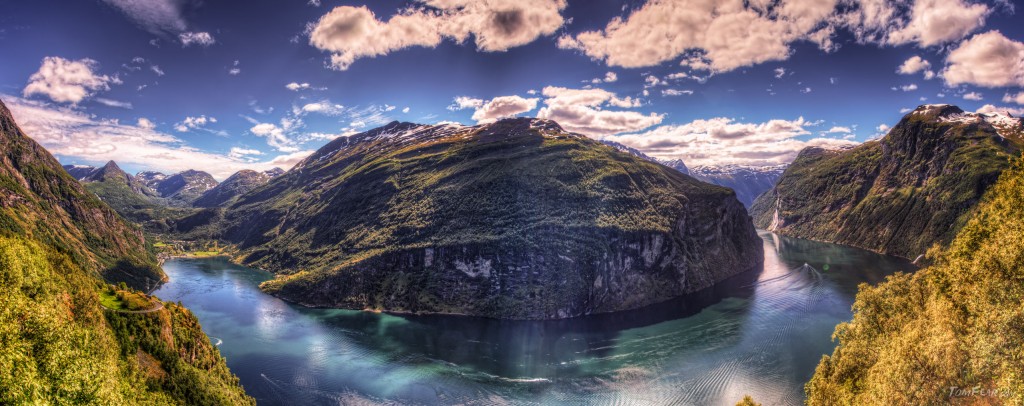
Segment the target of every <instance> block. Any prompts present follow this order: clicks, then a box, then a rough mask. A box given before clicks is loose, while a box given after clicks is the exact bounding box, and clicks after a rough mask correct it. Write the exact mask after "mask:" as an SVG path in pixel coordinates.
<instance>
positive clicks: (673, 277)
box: [218, 119, 763, 319]
mask: <svg viewBox="0 0 1024 406" xmlns="http://www.w3.org/2000/svg"><path fill="white" fill-rule="evenodd" d="M218 228H219V229H221V230H223V235H221V236H220V237H221V238H223V239H226V240H228V241H232V242H234V243H235V244H236V245H237V246H238V248H239V250H240V256H239V259H240V260H241V261H242V262H244V263H247V264H249V265H253V266H258V267H262V268H264V269H268V270H272V271H274V272H277V273H279V274H280V276H279V278H277V279H275V280H272V281H269V282H267V283H266V284H264V285H263V288H264V290H266V291H267V292H270V293H273V294H275V295H278V296H280V297H282V298H284V299H286V300H290V301H293V302H297V303H300V304H303V305H307V306H317V307H341V308H352V309H364V308H372V309H381V310H386V311H396V312H424V313H457V314H469V315H480V316H488V317H496V318H511V319H554V318H565V317H574V316H580V315H585V314H593V313H602V312H613V311H619V310H627V309H634V308H638V307H642V306H645V305H649V304H654V303H657V302H661V301H666V300H669V299H672V298H675V297H678V296H681V295H685V294H687V293H690V292H694V291H697V290H700V289H703V288H707V287H710V286H712V285H713V284H715V283H717V282H719V281H721V280H723V279H725V278H728V277H730V276H732V275H735V274H737V273H740V272H743V271H746V270H750V269H752V268H754V267H757V266H758V265H759V264H760V262H761V261H762V258H763V252H762V243H761V240H760V239H759V238H758V236H757V234H756V232H755V230H754V227H753V225H752V224H751V220H750V217H749V216H748V215H747V214H746V211H745V209H744V207H743V205H742V204H741V203H740V202H739V201H738V200H737V199H736V195H735V193H733V192H732V191H731V190H729V189H726V188H722V187H718V186H714V185H709V184H706V183H703V182H699V181H697V180H694V179H693V178H691V177H689V176H686V175H684V174H682V173H679V172H678V171H675V170H673V169H670V168H667V167H665V166H662V165H659V164H657V163H653V162H649V161H646V160H643V159H640V158H637V157H634V156H632V155H629V154H627V153H623V152H619V151H617V150H616V149H614V148H612V147H609V146H606V145H603V144H601V143H600V142H598V141H594V140H591V139H589V138H587V137H584V136H581V135H578V134H572V133H567V132H565V131H564V130H562V128H561V127H560V126H558V124H557V123H554V122H552V121H547V120H532V119H510V120H502V121H499V122H496V123H493V124H488V125H482V126H474V127H463V126H455V125H441V126H425V125H415V124H409V123H392V124H389V125H387V126H384V127H382V128H379V129H375V130H371V131H368V132H366V133H363V134H358V135H355V136H352V137H348V138H344V139H338V140H336V141H334V142H332V143H330V144H328V145H326V146H325V147H324V148H322V149H321V150H320V151H317V152H316V153H314V154H313V155H311V156H310V157H309V158H307V159H306V160H305V161H304V162H302V163H300V164H299V165H297V166H296V167H295V168H294V169H292V170H291V171H289V172H287V173H286V174H284V175H281V176H279V177H277V178H275V179H273V180H271V181H270V183H268V184H267V185H266V186H263V187H260V188H259V189H257V190H255V191H253V192H251V193H248V194H245V195H243V196H240V197H239V198H238V200H237V201H235V203H233V204H232V205H230V206H229V207H227V208H226V209H225V210H224V215H223V220H222V224H220V227H218Z"/></svg>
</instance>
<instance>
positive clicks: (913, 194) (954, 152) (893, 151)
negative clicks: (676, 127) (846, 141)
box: [751, 106, 1020, 258]
mask: <svg viewBox="0 0 1024 406" xmlns="http://www.w3.org/2000/svg"><path fill="white" fill-rule="evenodd" d="M925 112H927V114H925ZM961 113H963V111H962V110H960V109H958V108H956V107H952V106H949V107H945V108H941V109H936V111H930V110H927V108H924V107H922V108H920V109H919V110H916V111H915V112H913V113H910V114H908V115H907V116H906V117H904V118H903V120H902V121H900V123H899V124H898V125H896V127H894V128H893V129H892V131H890V132H889V134H888V135H887V136H886V137H885V138H883V139H881V140H878V141H872V142H866V143H864V144H861V145H859V146H857V147H855V148H851V149H848V150H838V151H828V150H823V149H820V148H808V149H806V150H804V151H802V152H801V154H800V155H799V156H798V157H797V159H796V160H795V161H794V162H793V163H792V164H791V165H790V166H789V168H787V169H786V171H785V173H784V174H783V176H782V178H781V179H780V180H779V181H778V183H777V184H776V186H775V188H773V189H772V190H770V191H768V192H767V193H765V194H763V195H761V196H760V197H759V198H758V199H757V200H756V201H755V202H754V205H753V206H752V207H751V214H752V216H753V217H754V223H755V225H757V226H758V227H760V228H764V229H770V230H771V231H775V232H778V233H780V234H784V235H791V236H795V237H802V238H809V239H814V240H819V241H828V242H834V243H839V244H846V245H852V246H857V247H862V248H867V249H870V250H874V251H878V252H883V253H887V254H893V255H899V256H903V257H906V258H915V257H917V256H918V255H921V254H924V253H925V251H927V250H928V248H929V247H931V246H932V245H933V244H940V245H945V244H948V243H949V242H950V241H951V240H952V239H953V236H955V235H956V231H957V230H959V229H960V228H961V227H963V225H964V224H965V223H966V221H967V219H968V218H970V216H971V214H972V213H973V210H974V208H975V207H976V206H977V204H978V202H979V201H980V199H981V196H982V195H983V194H984V192H985V190H987V189H988V188H989V187H990V186H991V185H992V184H993V183H995V181H996V179H997V178H998V177H999V174H1000V173H1001V172H1002V171H1003V170H1005V169H1006V168H1008V167H1009V166H1010V164H1011V162H1012V161H1013V160H1014V158H1016V157H1017V156H1018V155H1019V151H1020V146H1019V145H1017V144H1014V143H1013V142H1010V141H1007V140H1004V139H1002V138H1001V137H1000V136H999V135H997V133H996V129H995V128H994V127H992V126H990V125H988V124H986V123H984V122H980V123H978V122H972V123H965V122H958V121H949V120H945V119H944V117H948V116H955V115H957V114H961Z"/></svg>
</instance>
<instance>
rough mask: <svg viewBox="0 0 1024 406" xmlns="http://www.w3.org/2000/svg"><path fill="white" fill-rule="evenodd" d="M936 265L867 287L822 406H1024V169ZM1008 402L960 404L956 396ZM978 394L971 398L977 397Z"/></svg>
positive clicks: (828, 372)
mask: <svg viewBox="0 0 1024 406" xmlns="http://www.w3.org/2000/svg"><path fill="white" fill-rule="evenodd" d="M932 254H933V255H934V256H935V258H934V259H935V264H934V265H933V266H931V267H929V268H926V269H923V270H921V271H918V272H917V273H915V274H913V275H896V276H893V277H890V278H889V279H888V280H887V281H886V282H885V283H883V284H881V285H879V286H877V287H870V286H867V285H862V286H861V288H860V289H861V292H860V293H859V294H858V295H857V300H856V303H855V304H854V306H853V308H854V317H853V320H852V321H850V322H848V323H844V324H841V325H840V326H839V327H837V328H836V333H835V338H836V339H837V340H838V341H839V343H840V345H839V347H838V348H836V350H835V352H834V353H833V354H832V355H831V356H826V357H824V358H823V359H822V361H821V363H820V364H819V365H818V368H817V371H816V372H815V375H814V377H813V379H812V380H811V381H810V382H809V383H808V384H807V392H808V403H809V404H812V405H836V404H845V405H860V404H948V403H962V404H974V403H975V402H977V403H979V404H987V403H988V402H992V403H995V404H999V403H1007V404H1022V403H1024V372H1022V371H1024V306H1021V303H1024V163H1022V161H1021V160H1017V162H1016V163H1015V164H1014V166H1013V168H1012V169H1011V170H1008V171H1006V172H1005V173H1003V175H1002V176H1001V177H1000V179H999V182H998V183H997V184H996V186H994V187H993V188H992V189H991V190H990V192H989V193H988V194H987V195H986V197H985V199H984V202H983V203H982V204H981V205H980V208H979V210H978V211H977V214H976V215H974V216H973V218H972V219H971V220H970V221H969V222H968V223H967V225H966V226H965V227H964V228H963V229H962V230H961V231H960V232H959V233H958V234H957V237H956V239H954V240H953V242H952V244H951V245H950V246H949V248H948V249H947V250H946V251H945V252H943V253H937V252H936V251H933V253H932ZM975 386H980V387H981V388H985V389H996V390H1001V391H1005V392H1002V393H1009V395H1008V397H1007V398H991V397H990V398H979V397H973V398H954V399H950V397H949V394H950V392H949V391H950V388H951V387H959V388H973V387H975ZM968 390H970V389H968Z"/></svg>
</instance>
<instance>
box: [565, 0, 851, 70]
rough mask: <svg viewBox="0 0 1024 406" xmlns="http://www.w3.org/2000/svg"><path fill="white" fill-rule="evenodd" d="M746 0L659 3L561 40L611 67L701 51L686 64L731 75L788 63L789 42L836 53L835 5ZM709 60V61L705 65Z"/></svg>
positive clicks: (833, 0)
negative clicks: (832, 24) (811, 44)
mask: <svg viewBox="0 0 1024 406" xmlns="http://www.w3.org/2000/svg"><path fill="white" fill-rule="evenodd" d="M744 3H745V2H743V1H740V0H726V1H707V0H677V1H669V0H652V1H648V2H647V3H646V4H644V5H643V6H642V7H640V8H638V9H636V10H634V11H633V12H632V13H631V14H630V15H629V16H628V17H626V18H625V19H622V18H619V17H617V18H615V19H613V20H612V21H611V22H609V23H608V24H607V26H606V27H605V28H604V29H602V30H598V31H586V32H582V33H579V34H576V35H574V36H570V35H564V36H562V37H561V38H559V41H558V46H559V47H560V48H563V49H576V50H580V51H582V52H583V53H584V54H586V55H587V56H590V57H591V58H593V59H597V60H601V61H604V62H605V63H606V64H608V65H609V66H622V67H627V68H635V67H644V66H653V65H658V64H661V63H663V62H666V61H669V60H673V59H675V58H679V57H682V56H684V55H685V54H686V53H688V52H690V51H693V50H697V51H698V53H699V54H700V55H702V57H701V58H699V59H689V60H686V61H685V62H686V65H688V66H690V67H691V68H694V69H700V68H704V67H705V64H706V67H709V68H711V69H712V70H714V71H719V72H724V71H730V70H733V69H736V68H739V67H743V66H749V65H753V64H757V63H762V62H767V61H774V60H783V59H786V58H787V57H788V56H789V54H790V52H791V50H790V47H789V45H790V43H792V42H795V41H798V40H801V39H803V40H808V41H812V42H815V43H817V44H818V45H819V47H822V48H823V49H831V48H833V46H834V45H833V44H832V43H831V40H830V39H829V38H830V37H831V33H832V29H831V28H829V27H827V26H823V24H822V23H823V22H825V21H826V19H827V18H829V17H830V16H831V15H832V13H833V12H834V10H835V8H836V4H837V1H836V0H822V1H802V0H795V1H786V2H781V3H779V4H778V5H777V7H771V8H769V7H764V6H765V5H764V4H762V3H764V2H757V1H754V2H749V4H744ZM705 61H706V62H705Z"/></svg>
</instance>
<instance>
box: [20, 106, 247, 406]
mask: <svg viewBox="0 0 1024 406" xmlns="http://www.w3.org/2000/svg"><path fill="white" fill-rule="evenodd" d="M163 278H164V274H163V271H162V270H161V269H160V268H159V267H158V266H157V265H156V258H155V256H154V254H153V253H152V252H151V251H150V250H149V249H147V247H146V243H145V239H144V237H143V235H142V232H141V231H140V230H139V229H137V228H136V227H134V226H132V225H130V224H128V223H126V222H125V221H124V220H123V219H122V218H121V217H120V216H118V215H117V214H116V213H115V212H114V211H113V210H111V209H110V208H109V207H108V206H107V205H105V204H104V203H103V202H102V201H100V200H99V199H98V198H96V197H95V196H94V195H93V194H91V193H89V192H88V191H86V190H85V188H84V187H83V186H82V185H81V184H80V183H79V182H78V181H77V180H75V179H74V178H72V177H71V175H69V174H67V172H65V170H64V169H63V168H62V167H61V166H60V164H59V163H58V162H57V160H56V159H54V158H53V156H52V155H50V154H49V153H47V152H46V150H45V149H44V148H43V147H41V146H40V145H38V144H36V143H35V142H34V141H32V140H31V139H29V138H28V137H27V136H26V135H25V134H24V133H22V132H21V130H20V129H19V128H18V127H17V125H16V124H15V123H14V121H13V118H12V117H11V116H10V112H9V111H8V110H7V108H6V106H4V105H3V103H2V102H0V297H2V298H3V299H2V300H0V343H2V345H0V404H2V405H20V404H58V405H64V404H101V405H137V404H153V405H168V404H172V405H174V404H178V405H185V404H188V405H195V404H198V405H221V404H252V403H254V402H253V400H252V399H251V398H249V397H247V396H246V395H245V393H244V391H243V390H242V388H241V387H240V386H239V385H238V380H237V378H235V377H234V376H233V375H231V373H230V372H229V371H228V370H227V366H226V364H225V363H224V360H223V358H221V357H220V354H219V352H218V351H217V350H216V348H214V347H212V345H210V343H209V339H208V338H207V337H206V335H205V334H203V332H202V330H201V329H200V327H199V325H198V323H197V322H196V321H195V317H194V316H192V315H191V313H189V312H188V311H187V310H186V309H184V308H181V307H180V306H176V305H167V306H166V307H164V308H160V303H159V302H157V301H155V299H151V298H149V297H147V296H146V295H144V294H141V293H139V292H137V291H136V290H135V289H143V288H147V287H152V286H153V285H154V284H156V283H157V282H159V281H160V280H161V279H163ZM110 283H116V284H117V287H116V288H115V287H113V286H110V285H109V284H110ZM104 303H105V304H107V305H108V306H110V308H112V309H118V310H125V311H132V310H136V309H138V310H146V309H153V310H154V311H152V312H149V313H140V314H131V313H123V312H118V311H105V310H104V308H103V306H104ZM157 309H158V310H157Z"/></svg>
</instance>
